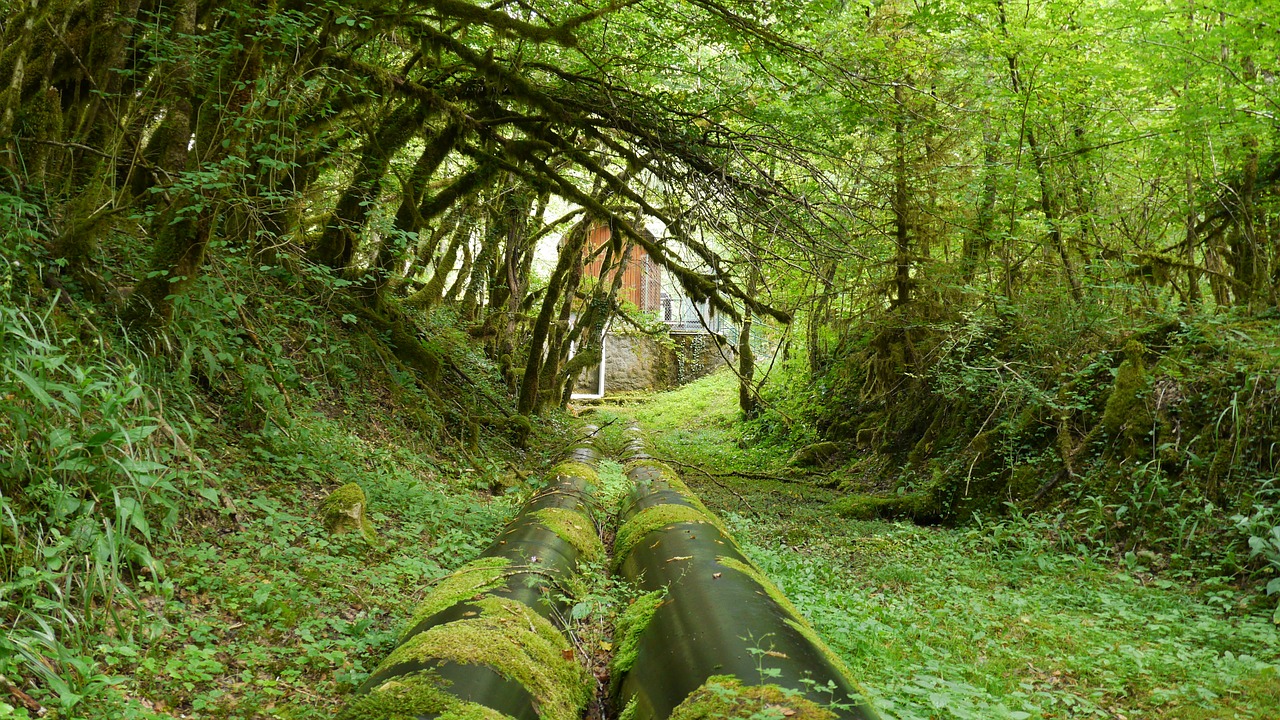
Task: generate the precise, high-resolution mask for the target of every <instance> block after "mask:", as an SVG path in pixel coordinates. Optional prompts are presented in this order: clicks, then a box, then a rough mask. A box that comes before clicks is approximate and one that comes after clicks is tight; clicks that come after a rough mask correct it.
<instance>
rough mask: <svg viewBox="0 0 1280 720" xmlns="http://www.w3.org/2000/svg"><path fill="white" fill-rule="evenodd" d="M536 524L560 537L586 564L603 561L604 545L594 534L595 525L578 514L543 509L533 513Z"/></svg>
mask: <svg viewBox="0 0 1280 720" xmlns="http://www.w3.org/2000/svg"><path fill="white" fill-rule="evenodd" d="M533 516H534V517H535V518H537V519H538V522H540V523H542V524H543V525H546V526H547V529H549V530H551V532H553V533H555V534H556V535H558V536H560V539H561V540H564V541H565V542H567V543H569V544H570V545H572V546H574V547H575V548H576V549H577V550H578V555H579V556H580V557H582V559H584V560H586V561H587V562H599V561H600V560H602V559H604V556H605V549H604V543H603V542H601V541H600V535H599V534H597V533H596V526H595V523H593V522H591V519H590V518H588V517H587V516H586V515H583V514H582V513H580V512H575V511H573V510H567V509H565V508H543V509H542V510H538V511H536V512H534V513H533Z"/></svg>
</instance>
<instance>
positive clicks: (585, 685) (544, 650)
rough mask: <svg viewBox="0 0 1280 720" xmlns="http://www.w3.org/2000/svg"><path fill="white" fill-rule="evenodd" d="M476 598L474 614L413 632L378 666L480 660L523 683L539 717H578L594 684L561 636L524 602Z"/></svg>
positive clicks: (569, 719) (572, 719)
mask: <svg viewBox="0 0 1280 720" xmlns="http://www.w3.org/2000/svg"><path fill="white" fill-rule="evenodd" d="M475 604H476V606H477V607H478V608H479V609H480V614H479V615H478V616H475V617H467V618H463V619H461V620H455V621H454V622H451V623H448V624H445V625H437V626H435V627H432V628H430V629H428V630H426V631H424V632H421V633H418V634H416V635H414V636H413V637H411V638H409V639H408V640H407V641H406V642H405V643H404V644H402V645H400V647H398V648H396V649H395V650H393V651H392V652H391V654H390V655H388V656H387V658H386V659H385V660H383V662H382V664H381V665H380V666H379V670H384V669H389V668H392V667H395V666H397V665H401V664H404V663H412V662H428V661H432V660H444V661H449V662H454V663H459V664H463V665H484V666H487V667H489V668H492V669H493V670H494V671H496V672H497V673H499V674H500V675H502V676H503V677H505V678H508V679H510V680H513V681H515V682H518V683H520V684H521V685H522V686H524V688H525V689H526V690H528V691H529V694H530V695H532V696H533V698H534V700H535V702H536V703H537V705H538V707H539V708H540V709H541V717H542V718H543V720H578V718H579V717H580V715H581V713H582V710H583V708H584V707H585V706H586V703H587V701H588V700H589V699H590V698H591V696H592V694H593V692H592V687H593V684H592V682H591V681H590V678H589V676H588V675H587V672H586V670H585V669H584V668H583V667H582V666H581V665H580V664H579V663H578V662H577V660H576V658H575V655H574V651H573V647H572V646H571V645H570V644H569V641H568V640H567V639H566V638H565V636H564V635H563V634H561V632H560V631H559V630H557V629H556V627H555V626H554V625H552V624H551V622H550V621H549V620H547V619H546V618H544V617H542V616H541V615H539V614H537V613H536V612H534V611H533V610H532V609H531V608H529V606H527V605H525V604H523V603H520V602H517V601H514V600H511V599H508V598H501V597H492V596H490V597H486V598H484V599H482V600H479V601H477V602H476V603H475Z"/></svg>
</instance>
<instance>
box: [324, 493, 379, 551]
mask: <svg viewBox="0 0 1280 720" xmlns="http://www.w3.org/2000/svg"><path fill="white" fill-rule="evenodd" d="M367 506H368V501H367V500H366V499H365V495H364V490H363V489H362V488H361V487H360V486H359V485H357V484H356V483H347V484H346V485H343V486H342V487H340V488H338V489H337V490H334V491H333V492H331V493H329V497H327V498H325V499H324V502H323V503H321V504H320V518H321V519H322V520H323V521H324V529H325V530H327V531H328V532H329V533H331V534H333V535H340V534H342V533H346V532H352V531H355V532H359V533H360V535H361V536H362V537H363V538H364V539H365V541H367V542H368V543H369V544H370V545H375V544H377V542H378V534H377V533H376V532H374V529H373V523H371V522H369V518H368V517H367V516H366V515H365V508H366V507H367Z"/></svg>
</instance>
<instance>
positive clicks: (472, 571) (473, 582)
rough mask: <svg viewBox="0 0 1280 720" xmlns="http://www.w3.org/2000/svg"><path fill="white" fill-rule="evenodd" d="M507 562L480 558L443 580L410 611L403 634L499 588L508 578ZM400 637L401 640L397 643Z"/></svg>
mask: <svg viewBox="0 0 1280 720" xmlns="http://www.w3.org/2000/svg"><path fill="white" fill-rule="evenodd" d="M510 565H511V561H510V560H507V559H506V558H490V557H482V558H479V559H476V560H472V561H471V562H469V563H467V564H466V565H463V566H462V567H460V568H458V569H457V570H455V571H454V572H453V573H451V574H449V575H446V576H445V577H443V578H442V579H441V580H440V582H438V583H436V586H435V587H434V588H432V589H431V592H429V593H427V596H426V597H425V598H423V600H422V602H421V603H419V605H418V608H417V609H416V610H414V611H413V617H412V618H410V619H409V625H408V627H406V628H405V632H406V633H408V632H409V631H411V630H413V629H414V628H415V627H417V626H418V623H420V622H422V621H423V620H426V619H427V618H429V617H431V616H432V615H435V614H436V613H438V612H440V611H441V610H444V609H445V608H447V607H450V606H452V605H455V604H457V603H459V602H462V601H463V600H470V599H471V598H474V597H475V596H477V595H479V594H481V593H485V592H488V591H490V590H493V589H494V588H497V587H499V586H501V585H502V584H503V582H504V581H505V580H506V578H507V576H508V575H510V574H511V573H510V570H509V567H510ZM403 639H404V637H403V636H401V640H403Z"/></svg>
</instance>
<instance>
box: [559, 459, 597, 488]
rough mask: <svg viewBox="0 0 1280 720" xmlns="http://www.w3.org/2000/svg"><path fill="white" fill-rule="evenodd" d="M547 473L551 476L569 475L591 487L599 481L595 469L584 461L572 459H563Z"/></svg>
mask: <svg viewBox="0 0 1280 720" xmlns="http://www.w3.org/2000/svg"><path fill="white" fill-rule="evenodd" d="M548 474H549V475H550V476H551V477H571V478H575V479H578V480H582V481H584V482H586V483H587V485H588V486H590V487H593V488H594V487H595V486H596V485H598V484H599V483H600V478H599V477H598V476H597V475H596V471H595V469H593V468H592V467H591V466H590V465H587V464H586V463H580V462H576V461H574V460H565V461H564V462H562V463H557V464H556V465H555V466H553V467H552V468H551V470H550V471H549V473H548Z"/></svg>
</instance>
